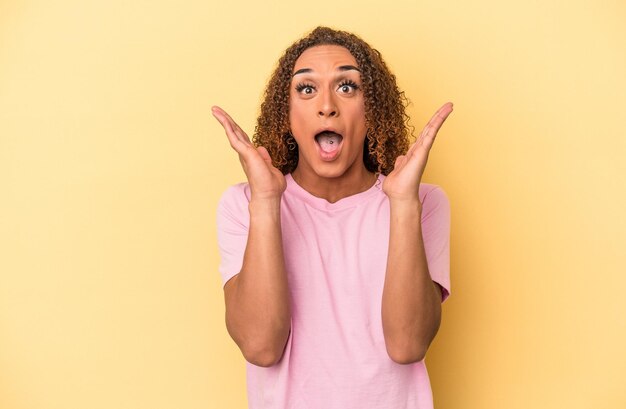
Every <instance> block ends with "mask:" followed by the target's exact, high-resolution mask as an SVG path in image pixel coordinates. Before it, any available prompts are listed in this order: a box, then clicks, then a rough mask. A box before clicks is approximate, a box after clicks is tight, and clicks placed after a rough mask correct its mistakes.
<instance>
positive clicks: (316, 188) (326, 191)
mask: <svg viewBox="0 0 626 409" xmlns="http://www.w3.org/2000/svg"><path fill="white" fill-rule="evenodd" d="M291 176H292V177H293V180H294V181H295V182H296V183H297V184H298V185H300V187H302V188H303V189H304V190H306V191H307V192H309V193H310V194H312V195H313V196H316V197H319V198H322V199H326V200H327V201H328V202H330V203H335V202H337V201H339V200H341V199H343V198H346V197H348V196H352V195H355V194H357V193H361V192H364V191H366V190H368V189H369V188H371V187H372V186H373V185H374V183H375V182H376V179H377V178H378V176H377V175H376V174H375V173H373V172H370V171H369V170H367V169H366V168H365V166H362V167H358V168H356V169H354V170H351V171H349V172H346V173H344V174H342V175H341V176H336V177H333V176H329V177H325V176H320V175H318V174H316V173H314V172H304V171H302V170H301V169H300V168H299V167H298V168H296V169H295V170H294V171H293V172H292V174H291Z"/></svg>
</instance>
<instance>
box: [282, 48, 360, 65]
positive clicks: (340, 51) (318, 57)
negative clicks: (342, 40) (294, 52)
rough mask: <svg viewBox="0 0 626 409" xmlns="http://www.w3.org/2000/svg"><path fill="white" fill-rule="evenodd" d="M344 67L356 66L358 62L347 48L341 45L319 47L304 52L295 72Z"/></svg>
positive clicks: (299, 58) (297, 61)
mask: <svg viewBox="0 0 626 409" xmlns="http://www.w3.org/2000/svg"><path fill="white" fill-rule="evenodd" d="M342 65H353V66H356V65H357V62H356V60H355V59H354V57H353V56H352V54H350V51H348V49H347V48H345V47H341V46H339V45H317V46H315V47H311V48H307V49H306V50H304V52H303V53H302V54H300V57H298V59H297V60H296V63H295V65H294V67H293V68H294V71H297V70H299V69H302V68H310V69H313V70H314V71H315V69H316V68H317V69H322V68H331V69H332V68H335V67H338V66H342Z"/></svg>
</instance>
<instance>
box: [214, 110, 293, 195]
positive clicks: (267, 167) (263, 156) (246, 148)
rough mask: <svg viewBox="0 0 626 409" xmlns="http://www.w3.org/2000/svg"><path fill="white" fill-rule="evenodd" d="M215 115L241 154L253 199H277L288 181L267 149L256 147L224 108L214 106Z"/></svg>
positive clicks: (240, 158) (231, 142) (240, 159)
mask: <svg viewBox="0 0 626 409" xmlns="http://www.w3.org/2000/svg"><path fill="white" fill-rule="evenodd" d="M211 112H212V113H213V116H214V117H215V118H216V119H217V120H218V121H219V123H220V124H221V125H222V127H224V130H225V131H226V136H227V137H228V141H229V142H230V146H232V148H233V149H234V150H235V151H236V152H237V153H238V154H239V161H240V162H241V166H242V168H243V171H244V172H245V174H246V176H247V178H248V183H249V184H250V190H251V192H252V199H255V200H256V199H261V200H263V199H277V198H280V197H281V196H282V194H283V192H284V191H285V189H286V188H287V181H286V180H285V176H284V175H283V174H282V173H281V171H280V170H278V169H276V168H275V167H274V166H273V165H272V159H271V158H270V155H269V153H268V152H267V149H265V148H264V147H263V146H259V147H258V148H255V147H254V145H253V144H252V142H250V138H248V135H246V133H245V132H244V131H243V130H242V129H241V128H240V127H239V125H237V123H235V121H233V119H232V118H231V117H230V115H228V114H227V113H226V112H225V111H224V110H223V109H222V108H220V107H217V106H214V107H213V108H212V109H211Z"/></svg>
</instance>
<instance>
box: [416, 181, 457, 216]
mask: <svg viewBox="0 0 626 409" xmlns="http://www.w3.org/2000/svg"><path fill="white" fill-rule="evenodd" d="M419 198H420V202H422V213H423V215H424V216H425V217H426V216H428V215H429V214H431V213H434V212H436V213H443V214H446V215H447V214H449V212H450V200H449V199H448V195H447V194H446V192H445V190H443V188H442V187H441V186H438V185H434V184H431V183H421V184H420V189H419Z"/></svg>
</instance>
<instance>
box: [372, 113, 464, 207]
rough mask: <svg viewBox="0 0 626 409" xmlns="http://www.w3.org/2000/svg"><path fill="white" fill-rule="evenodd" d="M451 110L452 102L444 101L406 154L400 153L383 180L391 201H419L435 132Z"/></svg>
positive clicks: (385, 190) (384, 189) (384, 188)
mask: <svg viewBox="0 0 626 409" xmlns="http://www.w3.org/2000/svg"><path fill="white" fill-rule="evenodd" d="M451 112H452V102H447V103H445V104H444V105H443V106H442V107H441V108H439V110H438V111H437V112H436V113H435V115H433V117H432V118H431V119H430V121H428V123H427V124H426V126H425V127H424V129H423V130H422V132H421V133H420V136H419V137H418V138H417V141H415V143H414V144H413V145H411V147H410V148H409V150H408V152H407V153H406V155H400V156H398V158H396V162H395V165H394V168H393V170H392V171H391V173H389V174H388V175H387V177H386V178H385V180H384V182H383V191H384V192H385V194H386V195H387V196H388V197H389V200H391V201H415V200H417V201H419V196H418V193H419V185H420V183H421V180H422V175H423V174H424V169H425V168H426V162H427V161H428V153H429V152H430V148H431V147H432V146H433V142H434V141H435V137H436V136H437V132H439V128H441V125H443V122H444V121H445V120H446V118H447V117H448V115H450V113H451Z"/></svg>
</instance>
